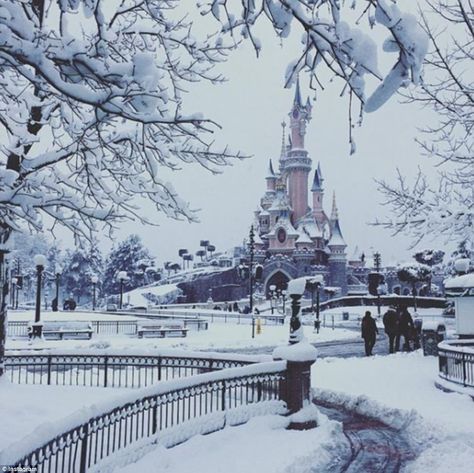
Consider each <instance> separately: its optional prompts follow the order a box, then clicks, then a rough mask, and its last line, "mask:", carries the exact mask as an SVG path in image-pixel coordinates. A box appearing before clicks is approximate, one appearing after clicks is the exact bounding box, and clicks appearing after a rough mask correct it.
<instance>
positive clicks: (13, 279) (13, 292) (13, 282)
mask: <svg viewBox="0 0 474 473" xmlns="http://www.w3.org/2000/svg"><path fill="white" fill-rule="evenodd" d="M17 282H18V279H17V278H12V296H11V306H12V309H14V308H15V304H16V301H15V295H16V284H17Z"/></svg>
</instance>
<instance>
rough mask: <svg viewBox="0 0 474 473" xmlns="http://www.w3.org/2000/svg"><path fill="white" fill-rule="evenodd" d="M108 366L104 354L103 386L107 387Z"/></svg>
mask: <svg viewBox="0 0 474 473" xmlns="http://www.w3.org/2000/svg"><path fill="white" fill-rule="evenodd" d="M108 367H109V357H108V355H105V357H104V388H106V387H107V371H108Z"/></svg>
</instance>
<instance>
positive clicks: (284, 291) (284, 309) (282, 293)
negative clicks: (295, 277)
mask: <svg viewBox="0 0 474 473" xmlns="http://www.w3.org/2000/svg"><path fill="white" fill-rule="evenodd" d="M286 294H287V291H286V289H282V291H281V299H282V301H283V316H285V315H286Z"/></svg>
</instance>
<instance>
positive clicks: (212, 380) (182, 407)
mask: <svg viewBox="0 0 474 473" xmlns="http://www.w3.org/2000/svg"><path fill="white" fill-rule="evenodd" d="M213 361H215V360H213ZM285 380H286V362H285V361H276V362H269V363H258V364H253V365H252V366H243V367H240V368H234V369H225V370H223V371H220V372H216V373H205V374H200V375H196V376H193V377H192V378H186V379H180V380H172V381H168V382H163V383H160V384H157V385H155V386H150V387H148V388H144V389H143V390H141V391H139V392H138V393H137V391H136V390H131V391H129V392H128V393H130V394H128V397H130V399H129V400H126V401H125V402H122V404H121V405H119V406H117V407H113V408H106V409H102V410H101V408H100V406H99V407H96V408H94V409H95V410H96V411H97V412H94V413H92V415H89V417H88V418H86V419H84V420H83V421H81V422H77V420H76V422H77V424H76V425H75V426H73V427H68V428H67V430H66V431H65V432H61V433H58V434H57V435H54V437H53V438H52V439H51V440H49V441H47V442H45V443H44V444H43V445H41V446H40V447H39V448H36V449H35V450H34V451H32V452H30V453H27V454H20V452H21V447H20V450H18V451H17V452H15V451H13V452H9V454H10V455H11V456H13V455H16V457H15V458H21V459H20V460H19V461H18V460H16V461H13V462H11V463H14V464H15V467H21V468H23V469H24V468H26V469H29V468H31V469H34V471H37V472H40V473H43V472H61V473H76V472H78V473H85V472H86V471H87V470H89V469H90V468H92V467H94V466H95V465H96V464H98V463H99V462H100V461H103V460H105V459H107V457H109V456H110V455H112V454H114V453H115V452H117V451H118V450H121V449H123V448H125V447H128V446H130V445H133V444H136V443H137V442H140V441H142V442H143V441H144V440H146V439H149V440H150V441H152V440H155V439H156V440H157V441H159V440H160V438H161V439H163V437H164V436H166V434H167V435H168V441H167V442H166V443H167V446H172V445H175V444H177V443H181V442H182V441H184V440H186V439H187V438H189V437H191V436H192V435H193V434H195V433H196V426H193V428H192V429H190V430H189V431H188V432H186V425H189V424H188V423H189V422H192V419H200V418H202V417H203V416H206V418H207V419H208V421H207V422H203V423H201V424H200V429H198V433H210V432H214V431H216V430H219V429H222V428H223V427H224V426H225V425H226V413H225V412H224V411H227V410H229V409H234V412H235V408H239V407H240V406H245V405H249V404H258V403H265V402H267V401H274V400H282V399H284V397H285V389H286V388H285V386H286V383H285ZM267 405H268V403H267ZM278 405H279V409H280V411H281V409H282V408H283V405H282V403H278ZM271 407H272V408H273V410H274V411H275V410H276V409H275V407H276V406H275V405H272V406H271ZM230 412H232V411H230ZM208 416H211V417H208ZM244 421H245V420H244ZM235 423H239V422H238V420H237V422H235ZM240 423H241V422H240ZM180 429H181V430H180ZM170 433H171V435H170ZM29 443H30V441H27V442H26V444H29ZM3 460H4V461H5V460H8V459H5V458H4V459H3ZM16 471H27V470H16ZM29 471H30V470H29Z"/></svg>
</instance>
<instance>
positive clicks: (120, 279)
mask: <svg viewBox="0 0 474 473" xmlns="http://www.w3.org/2000/svg"><path fill="white" fill-rule="evenodd" d="M127 279H128V276H127V271H119V272H118V274H117V280H118V282H119V284H120V303H119V309H122V305H123V284H124V282H125V281H126V280H127Z"/></svg>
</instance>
